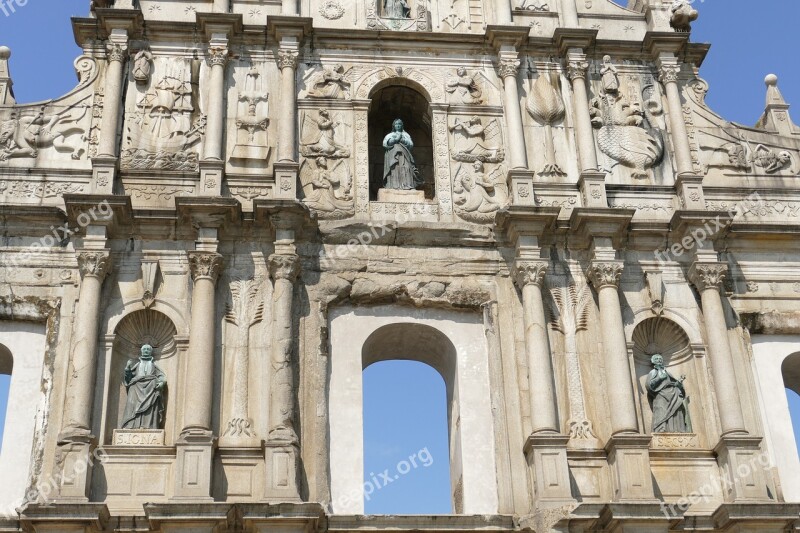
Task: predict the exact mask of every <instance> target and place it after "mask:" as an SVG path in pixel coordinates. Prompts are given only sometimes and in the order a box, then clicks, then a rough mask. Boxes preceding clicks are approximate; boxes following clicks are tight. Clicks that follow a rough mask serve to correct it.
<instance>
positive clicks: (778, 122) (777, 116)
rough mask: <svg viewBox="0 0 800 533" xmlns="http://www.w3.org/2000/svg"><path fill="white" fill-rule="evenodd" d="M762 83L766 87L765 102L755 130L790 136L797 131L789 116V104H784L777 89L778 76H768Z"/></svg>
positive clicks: (781, 95) (784, 101)
mask: <svg viewBox="0 0 800 533" xmlns="http://www.w3.org/2000/svg"><path fill="white" fill-rule="evenodd" d="M764 83H765V84H766V86H767V102H766V106H765V108H764V114H763V115H761V118H759V119H758V122H757V123H756V128H759V129H764V130H767V131H775V132H778V133H779V134H781V135H792V134H793V133H795V132H796V131H797V126H795V125H794V122H792V118H791V117H790V116H789V104H787V103H786V100H784V98H783V94H782V93H781V90H780V89H778V76H776V75H775V74H768V75H767V77H766V78H764Z"/></svg>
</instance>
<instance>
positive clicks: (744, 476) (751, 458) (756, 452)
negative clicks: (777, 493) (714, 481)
mask: <svg viewBox="0 0 800 533" xmlns="http://www.w3.org/2000/svg"><path fill="white" fill-rule="evenodd" d="M760 444H761V437H749V436H737V435H724V436H723V437H722V438H721V439H720V441H719V444H717V445H716V446H715V447H714V452H715V453H716V454H717V462H718V463H719V466H720V468H721V469H722V473H723V479H722V494H723V497H724V498H725V501H726V502H731V503H732V502H735V503H750V502H767V501H771V500H770V498H769V494H768V492H767V477H766V474H765V472H764V469H765V468H767V467H768V466H769V464H770V458H769V455H768V454H766V453H765V452H762V451H761V448H760Z"/></svg>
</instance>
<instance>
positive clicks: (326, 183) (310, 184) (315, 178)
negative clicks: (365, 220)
mask: <svg viewBox="0 0 800 533" xmlns="http://www.w3.org/2000/svg"><path fill="white" fill-rule="evenodd" d="M300 182H301V184H302V187H303V194H304V198H303V203H305V204H306V205H307V206H308V207H309V208H310V209H311V210H312V211H314V212H315V213H316V214H317V217H319V218H320V219H341V218H348V217H351V216H353V215H354V214H355V206H354V203H353V177H352V175H351V174H350V166H349V162H348V161H345V160H339V161H337V162H335V163H334V164H333V165H331V164H329V162H328V159H327V158H325V157H318V158H316V160H311V159H306V160H304V161H303V163H302V165H301V166H300Z"/></svg>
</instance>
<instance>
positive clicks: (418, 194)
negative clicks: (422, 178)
mask: <svg viewBox="0 0 800 533" xmlns="http://www.w3.org/2000/svg"><path fill="white" fill-rule="evenodd" d="M378 201H379V202H394V203H398V204H421V203H424V202H425V192H424V191H414V190H412V191H399V190H397V189H380V190H379V191H378Z"/></svg>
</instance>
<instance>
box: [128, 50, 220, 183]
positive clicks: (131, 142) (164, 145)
mask: <svg viewBox="0 0 800 533" xmlns="http://www.w3.org/2000/svg"><path fill="white" fill-rule="evenodd" d="M159 67H160V68H159ZM155 70H156V71H157V72H158V71H159V70H161V71H163V72H161V73H160V77H159V78H158V81H157V82H156V83H155V84H152V85H151V86H150V87H149V88H148V89H147V90H146V91H144V92H143V93H142V92H140V93H139V94H137V95H136V102H135V106H134V108H133V109H129V111H128V115H129V116H128V117H127V121H126V132H125V139H124V144H123V146H124V149H123V151H122V156H121V158H120V159H121V164H122V166H123V167H124V168H128V169H136V170H154V169H158V170H179V171H196V170H197V169H198V166H199V165H198V161H199V158H198V155H197V151H196V150H195V149H193V148H194V147H195V146H196V145H197V144H198V143H199V142H200V140H201V138H202V136H203V135H204V134H205V126H206V117H205V116H204V115H201V114H200V113H199V111H198V109H197V103H196V94H195V89H194V86H193V83H192V80H193V79H194V74H193V72H192V70H193V67H192V65H191V64H190V62H189V61H188V60H175V61H170V62H164V63H157V64H156V69H155Z"/></svg>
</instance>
